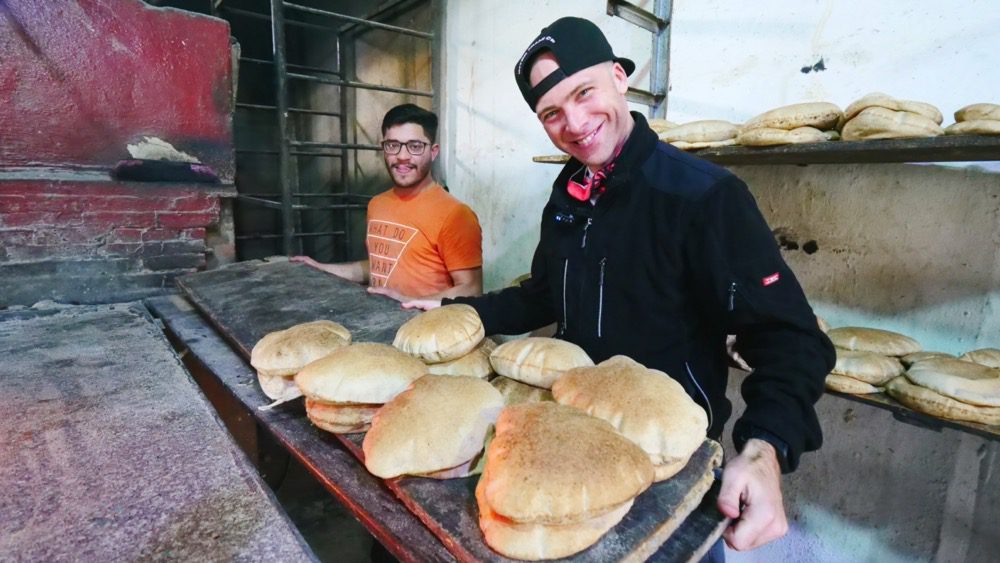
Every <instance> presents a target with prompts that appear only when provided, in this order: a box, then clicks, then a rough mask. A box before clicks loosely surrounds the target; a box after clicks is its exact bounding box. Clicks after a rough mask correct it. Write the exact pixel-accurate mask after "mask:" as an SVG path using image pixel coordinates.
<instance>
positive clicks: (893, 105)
mask: <svg viewBox="0 0 1000 563" xmlns="http://www.w3.org/2000/svg"><path fill="white" fill-rule="evenodd" d="M872 107H877V108H884V109H887V110H892V111H905V112H909V113H915V114H918V115H921V116H923V117H926V118H927V119H929V120H931V121H933V122H934V123H935V124H937V125H941V122H942V121H944V116H943V115H941V111H940V110H938V108H936V107H934V106H933V105H931V104H928V103H925V102H915V101H912V100H898V99H896V98H893V97H892V96H890V95H888V94H883V93H882V92H872V93H871V94H867V95H865V96H863V97H861V98H860V99H859V100H857V101H855V102H854V103H852V104H851V105H849V106H847V109H846V110H844V119H846V120H848V121H849V120H851V119H853V118H854V117H855V116H857V115H858V114H860V113H861V112H862V111H864V110H866V109H868V108H872Z"/></svg>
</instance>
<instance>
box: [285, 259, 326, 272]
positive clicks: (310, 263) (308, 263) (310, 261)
mask: <svg viewBox="0 0 1000 563" xmlns="http://www.w3.org/2000/svg"><path fill="white" fill-rule="evenodd" d="M288 261H289V262H298V263H300V264H305V265H306V266H312V267H313V268H316V269H317V270H323V268H322V267H320V263H319V262H317V261H315V260H313V259H312V258H310V257H308V256H292V257H291V258H289V259H288ZM323 271H325V270H323Z"/></svg>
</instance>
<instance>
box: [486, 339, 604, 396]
mask: <svg viewBox="0 0 1000 563" xmlns="http://www.w3.org/2000/svg"><path fill="white" fill-rule="evenodd" d="M490 363H491V364H492V365H493V370H494V371H496V372H497V373H498V374H500V375H503V376H505V377H509V378H511V379H516V380H518V381H520V382H522V383H527V384H528V385H534V386H535V387H544V388H545V389H551V388H552V384H553V383H554V382H555V380H556V379H557V378H558V377H559V376H560V375H562V374H563V372H565V371H566V370H568V369H572V368H576V367H584V366H592V365H594V361H593V360H591V359H590V356H588V355H587V353H586V352H584V351H583V348H580V347H579V346H577V345H576V344H573V343H571V342H566V341H565V340H559V339H556V338H545V337H541V336H529V337H527V338H520V339H517V340H511V341H510V342H505V343H503V344H501V345H500V346H497V349H496V350H494V351H493V353H492V354H490Z"/></svg>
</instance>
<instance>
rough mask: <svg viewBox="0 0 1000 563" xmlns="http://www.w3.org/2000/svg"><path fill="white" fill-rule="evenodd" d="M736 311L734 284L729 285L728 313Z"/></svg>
mask: <svg viewBox="0 0 1000 563" xmlns="http://www.w3.org/2000/svg"><path fill="white" fill-rule="evenodd" d="M734 309H736V282H732V283H730V284H729V312H730V313H731V312H733V310H734Z"/></svg>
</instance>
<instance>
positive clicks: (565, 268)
mask: <svg viewBox="0 0 1000 563" xmlns="http://www.w3.org/2000/svg"><path fill="white" fill-rule="evenodd" d="M568 272H569V258H566V259H565V260H563V280H562V281H563V284H562V285H563V288H562V306H563V318H562V331H561V332H563V333H565V332H566V323H567V320H568V317H567V316H566V313H567V311H566V277H567V273H568Z"/></svg>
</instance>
